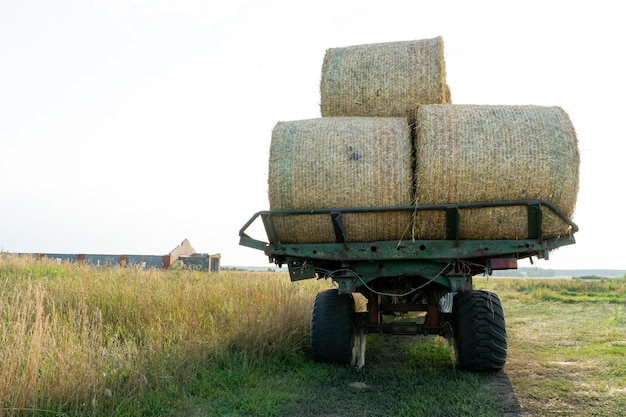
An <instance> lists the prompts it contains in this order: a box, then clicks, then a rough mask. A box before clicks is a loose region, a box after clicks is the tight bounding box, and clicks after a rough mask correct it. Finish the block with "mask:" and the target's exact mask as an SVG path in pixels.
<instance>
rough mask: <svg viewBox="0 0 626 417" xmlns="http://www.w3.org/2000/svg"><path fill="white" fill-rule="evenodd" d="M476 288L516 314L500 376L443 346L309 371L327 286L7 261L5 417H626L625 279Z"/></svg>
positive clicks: (377, 352) (2, 303)
mask: <svg viewBox="0 0 626 417" xmlns="http://www.w3.org/2000/svg"><path fill="white" fill-rule="evenodd" d="M475 284H476V287H479V288H486V289H489V290H491V291H494V292H496V293H497V294H498V295H499V296H500V298H501V300H502V302H503V305H504V309H505V314H506V319H507V328H508V336H509V358H508V361H507V365H506V367H505V368H504V370H503V371H502V372H498V373H495V374H480V373H470V372H462V371H459V370H455V369H454V366H453V361H452V359H451V355H450V352H449V350H448V348H447V344H446V342H445V341H444V340H443V339H442V338H439V337H433V336H429V337H421V336H420V337H396V336H394V337H390V336H378V335H369V336H368V353H367V364H366V366H365V368H364V369H363V370H361V371H357V370H355V369H354V368H351V367H349V366H333V365H325V364H317V363H314V362H313V361H312V360H311V358H310V352H309V347H308V344H309V340H308V337H309V335H308V332H309V320H310V309H311V305H312V302H313V299H314V297H315V295H316V293H317V291H319V290H321V289H325V288H329V287H330V286H331V284H330V283H329V282H326V281H315V280H309V281H304V282H298V283H290V282H289V279H288V276H287V274H286V273H273V272H254V273H253V272H236V271H226V272H222V273H220V274H210V273H206V272H194V271H158V270H146V271H144V270H135V269H120V268H99V269H96V268H89V267H84V266H79V265H69V264H62V265H57V264H56V263H54V262H48V261H37V260H34V259H29V258H18V257H15V256H12V255H7V254H0V364H2V366H1V367H0V417H4V416H156V415H162V416H198V417H200V416H323V417H348V416H441V417H443V416H478V417H481V416H623V415H626V412H625V411H624V410H625V409H626V314H625V313H626V311H625V310H626V280H625V279H611V280H594V281H590V282H588V281H581V280H571V279H567V280H565V279H564V280H559V279H550V280H542V279H532V280H531V279H506V278H498V279H495V278H491V279H489V280H487V279H484V278H479V279H476V281H475Z"/></svg>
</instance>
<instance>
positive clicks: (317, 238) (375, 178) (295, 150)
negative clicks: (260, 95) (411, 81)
mask: <svg viewBox="0 0 626 417" xmlns="http://www.w3.org/2000/svg"><path fill="white" fill-rule="evenodd" d="M268 196H269V203H270V210H281V209H287V210H292V209H307V210H308V209H326V208H350V207H376V206H383V207H387V206H397V205H410V204H411V201H412V198H413V174H412V144H411V134H410V128H409V125H408V123H407V121H406V119H404V118H383V117H326V118H319V119H309V120H296V121H289V122H279V123H277V124H276V126H275V127H274V129H273V131H272V141H271V144H270V159H269V173H268ZM273 222H274V227H275V229H276V233H277V235H278V239H279V241H280V242H282V243H319V242H335V241H336V239H335V233H334V229H333V226H332V222H331V219H330V215H328V214H323V215H321V214H305V215H289V216H279V215H275V216H273ZM343 224H344V232H345V240H346V241H347V242H372V241H377V240H399V239H401V237H402V236H403V235H404V234H406V236H405V237H406V238H409V237H410V226H411V212H410V211H409V212H386V213H347V214H344V215H343Z"/></svg>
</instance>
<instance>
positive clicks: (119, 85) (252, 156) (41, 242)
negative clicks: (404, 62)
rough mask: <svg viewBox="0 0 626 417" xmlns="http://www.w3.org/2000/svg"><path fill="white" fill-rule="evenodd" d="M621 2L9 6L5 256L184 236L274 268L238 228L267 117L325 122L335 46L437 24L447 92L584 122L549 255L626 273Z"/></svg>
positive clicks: (1, 35) (0, 16)
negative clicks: (563, 243)
mask: <svg viewBox="0 0 626 417" xmlns="http://www.w3.org/2000/svg"><path fill="white" fill-rule="evenodd" d="M625 4H626V3H624V2H622V1H619V0H614V1H611V0H594V1H593V2H590V1H549V0H539V1H535V0H524V1H487V0H484V1H463V0H458V1H453V0H448V1H445V0H444V1H416V0H413V1H390V0H385V1H366V0H358V1H341V0H333V1H328V0H317V1H315V2H298V1H287V0H276V1H259V0H257V1H253V0H229V1H224V2H215V1H211V2H209V1H201V0H180V1H175V0H56V1H48V0H19V1H17V0H15V1H10V0H2V1H0V181H1V184H2V187H1V190H2V191H1V193H0V251H7V252H61V253H111V254H155V255H162V254H165V253H167V252H169V251H170V250H171V249H172V248H173V247H175V246H176V245H178V244H179V243H180V242H181V241H182V240H183V239H185V238H188V239H189V240H190V241H191V243H192V245H193V246H194V247H195V249H196V250H197V251H199V252H208V253H221V254H222V264H223V265H240V266H243V265H258V266H266V265H267V266H270V264H268V262H267V258H266V257H265V255H264V254H263V253H262V252H260V251H257V250H253V249H249V248H246V247H241V246H239V245H238V240H239V236H238V232H239V229H240V227H241V226H242V225H243V224H244V223H245V222H246V221H247V220H248V218H249V217H250V216H252V214H254V213H255V212H256V211H259V210H264V209H267V208H268V202H267V162H268V157H269V144H270V138H271V131H272V128H273V126H274V125H275V124H276V122H278V121H281V120H282V121H287V120H299V119H309V118H316V117H320V110H319V102H320V96H319V80H320V77H321V66H322V60H323V57H324V53H325V51H326V49H328V48H332V47H339V46H349V45H357V44H365V43H378V42H390V41H400V40H415V39H426V38H432V37H436V36H442V37H443V39H444V43H445V56H446V65H447V74H448V84H449V85H450V88H451V91H452V100H453V102H454V103H465V104H470V103H471V104H537V105H558V106H561V107H562V108H563V109H564V110H565V111H567V112H568V113H569V115H570V118H571V120H572V122H573V124H574V126H575V128H576V130H577V132H578V139H579V144H580V149H581V157H582V162H581V187H580V193H579V198H578V204H577V210H576V214H575V216H574V221H575V222H576V223H578V225H579V226H580V232H579V233H578V234H577V235H576V237H577V242H578V243H577V244H576V245H574V246H567V247H563V248H561V249H559V250H557V251H556V252H554V253H553V254H552V258H551V260H550V261H549V262H541V263H539V266H541V267H546V268H587V267H593V268H623V269H626V249H625V247H626V245H625V244H624V236H625V235H626V226H625V223H624V220H623V217H624V208H623V207H624V203H626V197H625V193H626V192H625V189H626V187H625V185H624V180H625V179H626V170H625V164H624V155H625V154H626V137H625V136H626V133H625V132H626V130H625V129H624V127H623V126H622V124H621V122H622V121H623V120H624V118H625V109H624V105H623V102H624V97H625V95H626V86H625V82H624V74H626V64H625V62H624V60H625V57H624V40H626V29H625V28H626V25H625V24H624V21H626V6H625ZM503 186H506V184H503ZM256 237H263V236H256Z"/></svg>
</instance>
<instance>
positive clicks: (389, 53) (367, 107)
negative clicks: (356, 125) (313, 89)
mask: <svg viewBox="0 0 626 417" xmlns="http://www.w3.org/2000/svg"><path fill="white" fill-rule="evenodd" d="M320 91H321V112H322V117H327V116H369V117H407V118H409V120H411V118H412V117H413V115H414V113H415V111H416V110H417V106H418V105H420V104H446V103H450V102H451V100H450V89H449V87H448V84H447V83H446V66H445V60H444V56H443V39H442V38H441V37H437V38H433V39H425V40H416V41H401V42H388V43H378V44H368V45H356V46H348V47H343V48H331V49H328V50H327V51H326V55H325V56H324V62H323V65H322V80H321V86H320Z"/></svg>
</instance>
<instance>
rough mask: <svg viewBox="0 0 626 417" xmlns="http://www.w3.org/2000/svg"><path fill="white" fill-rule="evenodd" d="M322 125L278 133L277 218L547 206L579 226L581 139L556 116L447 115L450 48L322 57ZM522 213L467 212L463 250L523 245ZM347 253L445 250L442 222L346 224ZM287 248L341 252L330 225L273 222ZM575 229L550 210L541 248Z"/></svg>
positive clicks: (342, 51)
mask: <svg viewBox="0 0 626 417" xmlns="http://www.w3.org/2000/svg"><path fill="white" fill-rule="evenodd" d="M320 92H321V113H322V117H321V118H318V119H310V120H299V121H292V122H279V123H277V124H276V126H275V127H274V130H273V131H272V142H271V146H270V161H269V176H268V195H269V202H270V210H283V209H287V210H289V209H306V210H310V209H318V208H350V207H355V208H356V207H378V206H382V207H386V206H399V205H411V204H415V205H424V204H443V203H467V202H482V201H511V200H529V199H541V200H547V201H549V202H551V203H553V204H554V205H556V206H557V207H558V208H560V209H561V210H562V211H563V212H564V213H565V214H566V215H567V216H569V217H571V216H572V215H573V212H574V206H575V202H576V197H577V193H578V167H579V154H578V148H577V139H576V134H575V131H574V128H573V126H572V124H571V122H570V120H569V118H568V116H567V114H566V113H565V112H564V111H563V110H562V109H560V108H557V107H541V106H487V105H481V106H479V105H455V104H451V99H450V89H449V87H448V85H447V83H446V70H445V62H444V56H443V40H442V39H441V38H440V37H438V38H434V39H426V40H418V41H409V42H392V43H382V44H370V45H357V46H350V47H345V48H333V49H329V50H327V51H326V55H325V57H324V62H323V65H322V81H321V86H320ZM526 210H527V209H526V207H524V206H512V207H497V208H476V209H463V210H462V211H461V219H460V224H459V234H460V238H461V239H526V238H527V237H528V230H527V228H528V221H527V211H526ZM343 223H344V233H345V238H346V241H348V242H371V241H377V240H402V239H409V238H413V239H445V236H446V233H445V229H446V227H445V226H446V225H445V212H443V211H415V212H414V213H411V212H379V213H349V214H346V215H344V217H343ZM274 226H275V229H276V232H277V236H278V239H279V241H280V242H282V243H315V242H335V240H336V239H335V232H334V228H333V225H332V222H331V221H330V216H329V215H327V214H326V215H319V214H315V215H314V214H304V215H298V216H295V215H289V216H275V217H274ZM568 232H569V226H568V225H567V224H566V223H564V222H563V221H562V220H560V219H559V218H558V217H557V216H555V215H554V214H552V212H551V211H549V210H546V209H545V208H544V218H543V233H544V236H546V237H548V236H557V235H561V234H566V233H568Z"/></svg>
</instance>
